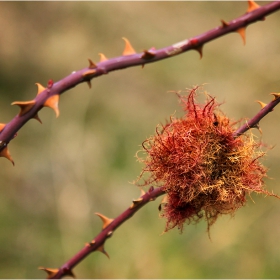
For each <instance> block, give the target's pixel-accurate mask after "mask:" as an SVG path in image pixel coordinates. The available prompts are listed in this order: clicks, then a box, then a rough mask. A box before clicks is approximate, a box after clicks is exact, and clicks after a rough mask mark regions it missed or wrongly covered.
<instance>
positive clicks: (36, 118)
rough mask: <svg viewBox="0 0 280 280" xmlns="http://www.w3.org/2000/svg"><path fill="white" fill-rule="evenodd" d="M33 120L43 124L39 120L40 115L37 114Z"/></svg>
mask: <svg viewBox="0 0 280 280" xmlns="http://www.w3.org/2000/svg"><path fill="white" fill-rule="evenodd" d="M33 119H35V120H37V121H38V122H39V123H42V121H41V119H40V118H39V115H38V113H36V114H35V115H34V117H33Z"/></svg>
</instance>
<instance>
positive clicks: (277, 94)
mask: <svg viewBox="0 0 280 280" xmlns="http://www.w3.org/2000/svg"><path fill="white" fill-rule="evenodd" d="M271 95H273V96H274V99H273V100H276V99H278V98H279V97H280V92H278V93H276V92H273V93H271Z"/></svg>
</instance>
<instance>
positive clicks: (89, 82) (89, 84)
mask: <svg viewBox="0 0 280 280" xmlns="http://www.w3.org/2000/svg"><path fill="white" fill-rule="evenodd" d="M87 85H88V87H89V88H90V89H91V81H90V80H88V81H87Z"/></svg>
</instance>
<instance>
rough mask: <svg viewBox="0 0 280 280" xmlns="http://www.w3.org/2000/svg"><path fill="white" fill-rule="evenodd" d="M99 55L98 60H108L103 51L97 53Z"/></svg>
mask: <svg viewBox="0 0 280 280" xmlns="http://www.w3.org/2000/svg"><path fill="white" fill-rule="evenodd" d="M99 56H100V62H104V61H107V60H108V58H107V57H106V56H105V55H104V54H103V53H99Z"/></svg>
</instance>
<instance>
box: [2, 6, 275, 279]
mask: <svg viewBox="0 0 280 280" xmlns="http://www.w3.org/2000/svg"><path fill="white" fill-rule="evenodd" d="M265 3H267V2H262V3H260V4H262V5H263V4H265ZM246 9H247V3H246V2H236V1H234V2H0V36H1V44H0V65H1V67H0V96H1V99H0V122H3V123H7V122H9V121H10V120H11V119H12V118H13V117H14V116H15V115H16V114H17V113H18V108H17V107H16V106H10V103H11V102H13V101H16V100H30V99H33V98H34V96H35V95H36V92H37V89H36V86H35V85H34V84H35V83H36V82H39V83H41V84H43V85H44V86H46V84H47V82H48V80H49V79H53V80H54V81H57V80H59V79H61V78H63V77H65V76H67V75H69V74H70V73H71V72H72V71H75V70H78V69H81V68H84V67H86V66H87V65H88V62H87V59H88V58H91V59H92V60H93V61H96V62H97V61H98V60H99V57H98V53H100V52H102V53H104V54H105V55H106V56H107V57H108V58H111V57H115V56H119V55H120V54H121V53H122V51H123V47H124V42H123V41H122V39H121V38H122V37H127V38H129V39H130V41H131V43H132V44H133V46H134V48H135V49H136V50H137V51H138V52H140V51H142V50H144V49H149V48H150V47H155V48H161V47H165V46H168V45H171V44H173V43H176V42H179V41H182V40H183V39H186V38H190V37H193V36H196V35H199V34H201V33H203V32H205V31H207V30H209V29H212V28H214V27H217V26H219V25H220V20H221V19H224V20H227V21H230V20H232V19H233V18H235V17H238V16H240V15H242V14H244V12H245V11H246ZM279 26H280V13H279V12H278V13H275V14H273V15H270V16H268V17H267V18H266V20H265V21H262V22H257V23H255V24H253V25H251V26H249V27H248V28H247V31H246V32H247V42H246V46H244V45H243V43H242V40H241V38H240V37H239V35H238V34H237V33H233V34H229V35H227V36H225V37H222V38H219V39H217V40H215V41H213V42H210V43H209V44H207V45H205V46H204V56H203V59H201V60H200V59H199V54H198V53H197V52H195V51H191V52H188V53H185V54H181V55H179V56H176V57H172V58H170V59H167V60H163V61H160V62H157V63H154V64H149V65H146V66H145V67H144V69H141V67H135V68H130V69H124V70H121V71H115V72H111V73H110V74H108V75H104V76H102V77H99V78H98V79H94V80H93V81H92V89H90V90H89V89H88V86H87V85H86V84H81V85H79V86H77V87H76V88H74V89H71V90H70V91H69V92H66V93H64V94H63V95H62V96H61V99H60V104H59V106H60V117H59V118H58V119H56V118H55V114H54V112H53V111H52V110H50V109H48V108H46V109H43V110H42V111H41V112H40V114H39V115H40V118H41V119H42V121H43V125H41V124H39V123H38V122H37V121H35V120H31V121H30V122H28V123H27V124H26V125H25V126H24V127H23V128H22V129H21V130H20V131H19V133H18V136H17V137H16V138H15V139H14V140H13V141H12V142H11V143H10V145H9V149H10V152H11V154H12V157H13V159H14V160H15V167H13V166H12V165H11V163H10V162H9V161H7V160H6V159H4V158H1V159H0V161H1V169H0V178H1V188H0V225H1V231H0V258H1V260H0V278H44V277H45V276H46V275H45V274H44V272H42V271H39V270H37V267H38V266H45V267H51V268H55V267H58V266H60V265H62V264H63V263H64V262H65V261H66V260H68V259H69V258H70V257H72V256H73V255H74V254H75V253H77V252H78V251H79V250H80V249H81V248H83V246H84V244H85V243H86V242H89V241H90V240H92V239H93V238H94V236H95V235H96V234H98V232H99V231H100V230H101V226H102V224H101V222H100V220H99V218H98V217H97V216H95V215H94V213H95V212H100V213H103V214H105V215H106V216H109V217H112V218H114V217H116V216H117V215H119V214H120V213H121V212H122V211H123V210H125V209H126V208H127V207H128V206H129V205H130V204H131V200H132V199H133V198H137V197H138V196H139V190H138V189H137V187H135V186H134V185H133V184H131V183H130V182H132V181H133V180H134V179H136V177H137V176H138V175H139V173H140V171H141V165H140V164H139V163H138V162H137V161H136V158H135V153H136V151H137V150H139V149H140V145H141V143H142V142H143V141H144V140H145V139H146V137H148V136H150V135H151V134H153V133H154V131H155V127H156V125H157V124H158V123H160V122H164V121H165V119H168V118H169V116H170V115H171V114H173V113H174V112H175V111H176V114H177V116H181V115H182V112H181V108H180V105H178V100H177V98H176V96H175V95H174V94H171V93H168V91H170V90H184V89H185V88H190V87H192V86H193V85H197V84H198V85H201V84H204V83H207V85H205V86H204V89H205V90H207V91H208V92H210V93H211V95H213V96H216V97H217V100H218V101H220V102H224V105H223V106H222V109H223V111H224V112H226V113H227V114H228V115H229V116H230V117H231V118H233V119H240V118H246V117H247V118H249V117H251V116H253V115H254V114H255V113H256V112H257V111H258V110H259V106H258V104H256V103H255V101H256V100H262V101H263V102H269V101H270V100H271V96H270V95H269V93H271V92H279V91H280V79H279V72H280V32H279ZM279 118H280V108H277V107H276V108H275V110H274V111H273V113H270V114H269V115H268V116H267V117H266V118H265V119H264V120H262V121H261V128H262V132H263V134H262V135H260V134H259V132H258V131H257V130H255V131H254V132H255V133H256V134H257V135H259V136H260V137H261V140H262V141H263V142H265V143H268V144H269V145H275V147H274V148H273V149H272V150H271V151H269V152H268V154H267V157H266V158H265V161H264V164H265V165H266V166H267V167H268V168H269V176H270V177H271V179H268V180H266V185H267V188H268V189H269V190H273V191H274V192H275V193H278V194H280V186H279V183H278V182H279V180H280V177H279V176H280V172H279V163H280V145H279V143H278V142H279V139H280V132H279V131H280V129H279V121H278V120H279ZM252 198H253V200H254V201H252V200H250V199H249V200H248V203H247V205H246V206H245V207H244V208H242V209H240V210H239V211H238V212H237V213H236V215H235V217H234V218H230V217H222V218H220V219H219V220H218V221H217V223H216V224H215V225H214V226H213V227H212V230H211V240H209V238H208V235H207V225H206V223H205V222H202V223H200V224H198V225H196V226H187V227H186V228H185V231H184V232H183V234H179V232H178V231H177V230H176V229H174V230H172V231H170V232H168V233H166V234H163V235H161V233H162V232H163V230H164V226H165V224H164V220H162V219H160V218H159V217H158V210H157V207H158V204H159V202H160V199H158V200H156V201H155V202H152V203H150V204H149V205H147V206H146V207H144V208H143V209H141V211H139V212H138V213H137V214H136V215H135V216H134V217H133V218H132V219H131V220H129V221H127V222H126V223H125V224H124V225H123V226H121V227H120V228H119V229H118V230H117V231H116V232H115V233H114V235H113V237H112V238H111V239H109V240H108V241H107V242H106V245H105V247H106V250H107V251H108V253H109V255H110V260H108V259H107V258H106V256H105V255H103V254H100V253H93V254H91V255H90V256H89V257H87V258H86V259H85V260H84V261H83V262H82V263H81V264H79V265H78V266H77V267H76V268H75V269H74V272H75V273H76V275H77V277H79V278H280V264H279V263H280V246H279V239H280V201H279V200H278V199H276V198H272V197H263V196H256V195H253V196H252Z"/></svg>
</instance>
